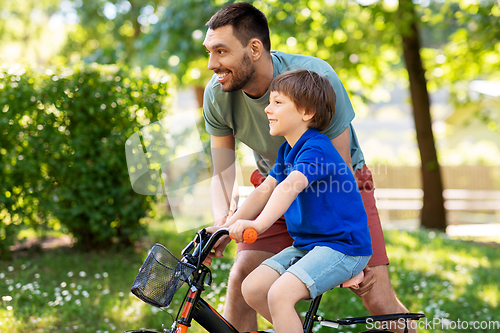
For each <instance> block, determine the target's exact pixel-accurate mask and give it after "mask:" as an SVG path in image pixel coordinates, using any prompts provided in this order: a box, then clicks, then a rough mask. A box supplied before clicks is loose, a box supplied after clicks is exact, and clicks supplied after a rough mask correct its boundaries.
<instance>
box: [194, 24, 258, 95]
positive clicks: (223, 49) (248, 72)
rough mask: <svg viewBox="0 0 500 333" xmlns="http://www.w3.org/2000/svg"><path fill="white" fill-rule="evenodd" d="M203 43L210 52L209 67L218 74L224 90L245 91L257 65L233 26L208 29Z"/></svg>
mask: <svg viewBox="0 0 500 333" xmlns="http://www.w3.org/2000/svg"><path fill="white" fill-rule="evenodd" d="M203 45H204V46H205V48H206V49H207V51H208V53H209V59H208V69H210V70H212V71H214V73H215V74H217V76H218V79H219V83H220V85H221V88H222V91H225V92H230V91H237V90H243V91H244V90H245V89H244V88H245V86H246V85H247V84H248V83H249V82H250V81H251V80H252V79H253V77H254V74H255V66H254V64H253V63H252V61H251V59H250V56H249V54H248V52H249V48H248V47H246V46H243V45H242V44H241V42H240V41H239V40H238V39H237V38H236V37H235V36H234V34H233V26H232V25H226V26H223V27H220V28H217V29H215V30H212V29H208V31H207V35H206V37H205V41H204V42H203Z"/></svg>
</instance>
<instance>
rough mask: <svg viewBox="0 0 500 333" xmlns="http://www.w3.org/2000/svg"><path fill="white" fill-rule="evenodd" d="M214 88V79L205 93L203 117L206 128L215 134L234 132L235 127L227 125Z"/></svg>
mask: <svg viewBox="0 0 500 333" xmlns="http://www.w3.org/2000/svg"><path fill="white" fill-rule="evenodd" d="M213 89H214V88H213V87H212V81H210V82H209V83H208V85H207V87H206V88H205V92H204V95H203V118H204V119H205V128H206V130H207V132H208V133H209V134H210V135H214V136H226V135H229V134H233V129H232V128H231V127H229V126H228V125H227V123H226V122H225V121H224V118H223V117H222V115H221V106H220V105H219V104H218V103H217V99H216V96H215V93H214V91H213Z"/></svg>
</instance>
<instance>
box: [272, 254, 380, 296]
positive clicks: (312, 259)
mask: <svg viewBox="0 0 500 333" xmlns="http://www.w3.org/2000/svg"><path fill="white" fill-rule="evenodd" d="M294 257H301V259H300V260H299V261H298V262H296V263H295V264H294V265H292V266H290V260H291V259H292V258H294ZM370 257H371V256H349V255H346V254H343V253H341V252H339V251H336V250H334V249H332V248H330V247H327V246H316V247H315V248H313V249H312V250H311V251H305V250H300V249H297V248H295V247H293V246H290V247H287V248H286V249H284V250H283V251H281V252H280V253H278V254H276V255H274V256H273V257H271V258H269V259H267V260H265V261H264V262H263V263H262V265H266V266H269V267H271V268H272V269H274V270H275V271H277V272H278V273H279V274H280V275H283V273H285V272H290V273H292V274H293V275H295V276H296V277H297V278H298V279H299V280H300V281H302V282H303V283H304V284H305V285H306V287H307V289H309V294H310V296H311V298H316V297H317V296H319V295H321V294H322V293H324V292H326V291H328V290H330V289H332V288H335V287H337V286H340V285H341V284H342V283H344V282H345V281H347V280H349V279H350V278H353V277H354V276H356V275H357V274H359V272H361V271H362V270H363V269H364V268H365V267H366V265H367V264H368V261H369V260H370Z"/></svg>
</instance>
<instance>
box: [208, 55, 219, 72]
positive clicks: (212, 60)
mask: <svg viewBox="0 0 500 333" xmlns="http://www.w3.org/2000/svg"><path fill="white" fill-rule="evenodd" d="M219 67H220V64H219V61H217V59H216V57H214V56H213V55H209V56H208V69H209V70H211V71H213V70H215V69H217V68H219Z"/></svg>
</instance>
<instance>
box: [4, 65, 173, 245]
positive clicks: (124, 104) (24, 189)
mask: <svg viewBox="0 0 500 333" xmlns="http://www.w3.org/2000/svg"><path fill="white" fill-rule="evenodd" d="M169 80H170V78H169V76H168V75H166V73H165V72H163V71H159V70H157V69H154V68H149V69H147V70H143V71H141V70H138V69H134V70H129V69H124V68H118V67H116V66H102V65H96V64H93V65H89V66H84V65H77V66H74V67H71V68H58V69H55V70H52V69H47V70H46V71H45V72H40V71H36V70H31V69H24V68H22V67H21V66H18V67H15V68H14V67H12V68H9V69H2V70H1V71H0V128H1V135H2V145H1V150H0V153H1V154H0V158H1V159H0V184H1V192H0V237H1V238H2V239H1V244H2V246H1V251H2V252H1V253H2V255H6V252H7V249H8V246H9V245H11V244H12V243H13V242H14V241H15V236H14V235H15V234H17V232H18V231H19V230H20V228H24V227H33V228H35V229H38V228H40V227H42V228H44V229H46V228H48V227H51V228H55V229H59V228H60V227H61V226H63V227H64V228H65V229H66V230H67V231H69V232H70V233H72V234H73V236H74V237H76V238H77V240H78V245H79V246H81V247H82V248H84V249H91V248H95V247H106V246H110V245H112V244H121V245H127V244H130V243H132V242H133V241H135V240H137V239H138V237H139V236H140V235H141V234H142V233H143V231H144V226H143V225H142V224H141V223H140V219H141V218H142V217H144V216H145V215H146V212H147V211H148V209H149V207H150V204H151V201H152V200H153V199H154V198H150V197H145V196H140V195H137V194H135V193H134V192H133V191H132V187H131V185H130V180H129V176H128V171H127V167H126V158H125V140H126V139H127V138H128V137H129V136H130V135H132V134H133V133H134V132H135V131H138V130H139V127H140V126H145V125H147V124H149V123H150V121H151V120H153V119H155V118H158V117H159V116H161V115H162V113H163V112H164V110H165V107H166V105H167V104H166V102H168V98H167V96H168V93H169V91H168V89H169V86H170V81H169Z"/></svg>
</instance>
